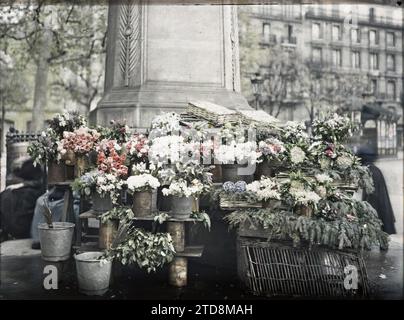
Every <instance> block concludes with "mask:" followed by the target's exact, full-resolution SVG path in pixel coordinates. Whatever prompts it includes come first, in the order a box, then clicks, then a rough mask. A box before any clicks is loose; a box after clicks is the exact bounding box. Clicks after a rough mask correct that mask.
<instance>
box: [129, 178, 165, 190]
mask: <svg viewBox="0 0 404 320" xmlns="http://www.w3.org/2000/svg"><path fill="white" fill-rule="evenodd" d="M126 185H127V187H128V190H129V192H130V193H134V192H142V191H150V190H152V189H157V188H158V187H159V186H160V182H159V180H158V179H157V178H156V177H153V176H152V175H151V174H148V173H143V174H139V175H133V176H130V177H129V178H128V179H127V180H126Z"/></svg>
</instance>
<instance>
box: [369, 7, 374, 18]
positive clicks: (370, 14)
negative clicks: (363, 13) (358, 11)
mask: <svg viewBox="0 0 404 320" xmlns="http://www.w3.org/2000/svg"><path fill="white" fill-rule="evenodd" d="M369 20H370V21H374V20H375V8H369Z"/></svg>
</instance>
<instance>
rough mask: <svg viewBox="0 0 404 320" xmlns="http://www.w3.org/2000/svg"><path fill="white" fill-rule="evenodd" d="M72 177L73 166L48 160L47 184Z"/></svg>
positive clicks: (64, 180) (71, 178)
mask: <svg viewBox="0 0 404 320" xmlns="http://www.w3.org/2000/svg"><path fill="white" fill-rule="evenodd" d="M73 179H74V167H72V166H67V165H65V164H64V163H55V162H50V163H49V164H48V184H57V183H61V182H66V181H69V180H73Z"/></svg>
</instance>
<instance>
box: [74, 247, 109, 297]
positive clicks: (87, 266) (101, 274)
mask: <svg viewBox="0 0 404 320" xmlns="http://www.w3.org/2000/svg"><path fill="white" fill-rule="evenodd" d="M102 255H103V253H102V252H84V253H80V254H77V255H75V256H74V259H75V260H76V270H77V280H78V283H79V291H80V292H82V293H84V294H86V295H95V296H101V295H103V294H104V293H105V292H107V291H108V289H109V283H110V279H111V267H112V261H111V260H99V258H100V257H101V256H102Z"/></svg>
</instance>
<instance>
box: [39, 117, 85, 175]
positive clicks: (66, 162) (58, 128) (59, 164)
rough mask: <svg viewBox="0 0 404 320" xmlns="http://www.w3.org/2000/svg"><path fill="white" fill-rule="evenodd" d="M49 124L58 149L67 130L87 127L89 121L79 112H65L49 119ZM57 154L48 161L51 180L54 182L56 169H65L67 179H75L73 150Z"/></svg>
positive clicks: (71, 130)
mask: <svg viewBox="0 0 404 320" xmlns="http://www.w3.org/2000/svg"><path fill="white" fill-rule="evenodd" d="M47 124H48V126H49V128H48V130H49V132H52V133H53V134H54V138H55V143H56V145H55V151H56V150H57V149H58V147H59V143H60V141H61V140H62V139H63V135H64V134H65V132H73V131H74V130H76V129H78V128H80V127H86V126H87V121H86V119H85V118H84V117H83V116H82V115H80V114H79V113H78V112H64V113H61V114H57V115H56V116H55V117H53V118H52V119H49V120H47ZM56 154H57V158H56V159H53V161H49V162H48V168H49V169H48V171H50V174H49V176H50V178H51V179H50V181H51V182H52V176H53V171H54V170H59V171H61V170H64V171H65V172H66V173H67V177H66V179H65V180H69V181H70V180H73V179H74V178H75V172H74V171H75V170H74V169H75V167H74V165H75V157H74V154H73V152H72V151H69V152H67V153H65V154H63V155H62V154H61V153H60V152H56ZM55 160H56V161H55Z"/></svg>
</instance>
